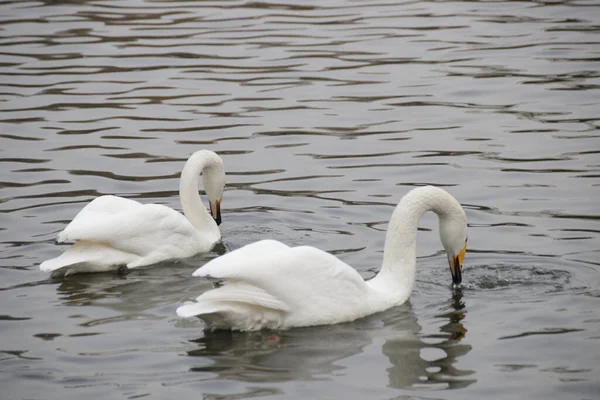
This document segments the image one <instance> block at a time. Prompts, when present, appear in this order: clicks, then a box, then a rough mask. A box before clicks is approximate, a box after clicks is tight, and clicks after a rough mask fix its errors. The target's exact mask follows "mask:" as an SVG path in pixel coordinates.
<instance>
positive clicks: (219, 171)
mask: <svg viewBox="0 0 600 400" xmlns="http://www.w3.org/2000/svg"><path fill="white" fill-rule="evenodd" d="M213 154H214V153H213ZM215 156H216V157H217V158H218V156H217V155H216V154H215ZM202 180H203V183H204V190H205V191H206V197H208V205H209V207H210V214H211V215H212V217H213V218H214V219H215V222H216V223H217V225H220V224H221V201H222V200H223V190H224V189H225V170H224V169H223V163H222V162H221V159H220V158H218V162H214V163H208V164H207V165H206V166H205V167H204V170H203V171H202Z"/></svg>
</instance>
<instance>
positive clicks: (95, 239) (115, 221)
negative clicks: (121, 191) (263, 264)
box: [40, 150, 225, 276]
mask: <svg viewBox="0 0 600 400" xmlns="http://www.w3.org/2000/svg"><path fill="white" fill-rule="evenodd" d="M201 173H202V178H203V181H204V188H205V191H206V194H207V197H208V201H209V204H210V213H209V212H208V211H207V210H206V208H205V207H204V205H203V204H202V200H201V199H200V194H199V193H198V180H199V176H200V174H201ZM224 186H225V172H224V170H223V162H222V160H221V158H220V157H219V156H218V155H217V154H216V153H214V152H212V151H209V150H200V151H197V152H195V153H194V154H192V155H191V156H190V158H189V159H188V160H187V162H186V163H185V166H184V167H183V171H182V172H181V180H180V183H179V196H180V200H181V206H182V208H183V213H184V214H185V216H183V215H181V213H179V212H177V211H175V210H173V209H172V208H169V207H167V206H164V205H160V204H141V203H138V202H137V201H134V200H129V199H125V198H122V197H117V196H110V195H108V196H100V197H98V198H96V199H94V200H93V201H92V202H91V203H89V204H88V205H87V206H85V207H84V208H83V209H82V210H81V211H80V212H79V214H77V215H76V216H75V218H74V219H73V221H71V223H70V224H69V225H67V227H66V228H65V229H64V230H63V231H62V232H60V233H59V234H58V242H59V243H63V242H75V243H74V244H73V245H72V246H71V247H70V248H69V249H67V250H66V251H65V252H64V253H62V254H61V255H60V256H58V257H56V258H53V259H51V260H47V261H44V262H43V263H42V264H41V265H40V269H41V270H42V271H48V272H51V273H52V276H61V275H70V274H74V273H79V272H102V271H109V270H113V269H117V268H119V267H121V266H126V267H127V268H135V267H140V266H144V265H151V264H155V263H158V262H160V261H165V260H171V259H178V258H186V257H191V256H193V255H194V254H197V253H202V252H207V251H209V250H211V248H212V247H213V245H214V244H215V243H216V242H218V241H219V240H220V238H221V233H220V231H219V227H218V225H219V224H220V223H221V199H222V196H223V188H224Z"/></svg>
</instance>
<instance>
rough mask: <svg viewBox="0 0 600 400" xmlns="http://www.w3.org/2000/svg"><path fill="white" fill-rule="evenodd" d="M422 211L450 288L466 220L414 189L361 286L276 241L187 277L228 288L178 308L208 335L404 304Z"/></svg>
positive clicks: (328, 320) (327, 257)
mask: <svg viewBox="0 0 600 400" xmlns="http://www.w3.org/2000/svg"><path fill="white" fill-rule="evenodd" d="M427 211H433V212H435V213H436V214H437V215H438V217H439V225H440V238H441V240H442V244H443V246H444V249H445V250H446V253H447V255H448V261H449V264H450V272H451V274H452V279H453V281H454V283H455V284H459V283H461V279H462V275H461V273H462V261H463V258H464V256H465V252H466V247H467V223H466V220H467V218H466V215H465V212H464V210H463V209H462V207H461V206H460V204H459V203H458V201H456V199H455V198H454V197H452V196H451V195H450V194H449V193H448V192H446V191H444V190H442V189H438V188H435V187H432V186H426V187H420V188H417V189H413V190H412V191H410V192H409V193H408V194H406V195H405V196H404V197H403V198H402V200H401V201H400V203H399V204H398V206H396V209H395V210H394V213H393V214H392V219H391V220H390V223H389V226H388V230H387V235H386V239H385V249H384V252H383V265H382V267H381V270H380V271H379V273H378V274H377V275H376V276H375V277H374V278H373V279H371V280H368V281H365V280H363V279H362V278H361V276H360V275H359V274H358V272H357V271H356V270H355V269H353V268H352V267H350V266H349V265H347V264H345V263H344V262H342V261H340V260H339V259H338V258H336V257H335V256H333V255H331V254H329V253H326V252H324V251H321V250H319V249H316V248H314V247H308V246H301V247H288V246H286V245H285V244H283V243H280V242H277V241H275V240H263V241H259V242H256V243H252V244H249V245H247V246H244V247H242V248H240V249H238V250H235V251H233V252H231V253H228V254H225V255H223V256H221V257H219V258H216V259H214V260H212V261H210V262H208V263H207V264H205V265H204V266H202V267H200V268H199V269H198V270H196V271H195V272H194V274H193V275H194V276H201V277H207V278H216V279H225V280H227V282H226V283H225V284H224V285H223V286H221V287H218V288H216V289H213V290H209V291H207V292H205V293H203V294H202V295H200V296H199V297H198V298H197V299H196V301H195V302H188V303H186V304H185V305H183V306H181V307H179V308H178V309H177V314H178V315H179V316H180V317H192V316H198V317H200V318H202V319H203V320H204V321H205V322H206V324H207V328H212V329H236V330H258V329H262V328H270V329H285V328H292V327H300V326H312V325H325V324H335V323H340V322H348V321H353V320H355V319H357V318H361V317H364V316H366V315H369V314H373V313H376V312H379V311H384V310H386V309H388V308H390V307H392V306H395V305H399V304H402V303H404V302H405V301H406V300H407V299H408V297H409V296H410V293H411V291H412V289H413V285H414V283H415V272H416V262H417V260H416V258H417V257H416V234H417V223H418V221H419V218H420V217H421V215H422V214H423V213H425V212H427Z"/></svg>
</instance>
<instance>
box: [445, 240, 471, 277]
mask: <svg viewBox="0 0 600 400" xmlns="http://www.w3.org/2000/svg"><path fill="white" fill-rule="evenodd" d="M466 252H467V246H465V247H463V249H462V250H461V251H460V253H458V255H457V256H454V257H452V256H449V257H448V262H449V263H450V274H452V282H453V283H454V284H455V285H460V283H461V282H462V264H463V259H464V258H465V253H466Z"/></svg>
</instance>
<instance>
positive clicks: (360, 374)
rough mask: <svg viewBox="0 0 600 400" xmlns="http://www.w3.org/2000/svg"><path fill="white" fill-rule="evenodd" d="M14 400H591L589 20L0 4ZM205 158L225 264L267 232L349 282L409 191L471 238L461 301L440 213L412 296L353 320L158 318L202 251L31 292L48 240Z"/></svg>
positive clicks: (593, 238)
mask: <svg viewBox="0 0 600 400" xmlns="http://www.w3.org/2000/svg"><path fill="white" fill-rule="evenodd" d="M0 15H2V17H1V18H2V24H1V29H2V37H1V38H0V43H1V44H2V48H1V49H0V52H1V54H2V56H1V58H0V78H1V82H2V89H1V90H0V107H1V110H2V113H1V114H0V137H1V139H0V143H1V145H0V149H1V153H0V161H1V163H2V169H1V170H0V175H1V178H0V181H1V182H2V194H1V195H0V198H1V200H0V211H1V213H2V223H1V224H0V242H1V244H0V260H1V261H0V280H1V282H2V283H1V284H0V299H1V301H0V304H1V306H0V308H1V309H0V315H1V317H0V327H1V328H0V329H1V332H2V334H1V335H0V351H1V353H0V354H1V355H0V385H1V387H2V398H3V399H4V398H6V399H42V398H43V399H63V398H86V399H95V398H101V399H106V398H128V399H134V398H143V397H147V398H166V397H167V396H169V397H171V398H200V397H202V398H204V399H242V398H282V399H283V398H285V399H304V398H322V399H325V398H329V399H332V398H361V399H364V398H372V399H408V398H419V399H434V398H435V399H440V398H444V399H465V398H468V399H480V398H484V397H488V398H503V399H505V398H506V399H507V398H514V399H522V398H543V399H565V398H574V399H591V398H598V396H600V383H599V381H598V376H599V373H600V368H599V365H600V353H599V352H598V346H599V342H598V340H599V339H600V312H599V311H598V310H599V309H600V308H599V307H598V305H599V297H600V289H599V287H600V275H599V272H600V257H599V253H600V245H599V243H600V242H599V241H598V239H599V237H600V226H599V224H598V220H599V218H600V210H599V208H598V199H599V198H600V197H599V195H600V193H599V190H600V183H599V182H600V181H599V180H598V178H599V176H600V161H599V158H598V154H599V153H600V141H599V137H600V129H599V125H600V118H599V117H598V115H599V114H600V107H599V104H600V100H599V99H600V97H599V89H600V69H599V64H598V61H599V60H600V52H599V50H598V49H599V48H600V47H599V45H600V38H599V36H598V30H599V27H600V6H598V4H597V2H594V1H584V0H582V1H552V2H477V1H470V2H415V1H404V2H398V1H390V2H385V1H370V2H355V1H349V0H345V1H342V0H339V1H331V2H325V3H324V2H316V1H306V2H287V1H279V2H276V1H265V2H244V1H223V2H188V1H171V2H161V1H128V2H121V1H100V0H99V1H79V2H68V1H64V2H61V1H31V2H27V1H12V2H11V1H8V2H3V3H2V4H0ZM201 148H208V149H211V150H215V151H217V152H219V153H220V154H221V155H222V157H223V159H224V163H225V167H226V171H227V176H228V183H227V188H226V192H225V198H224V202H223V208H222V211H223V220H224V222H223V224H222V225H221V227H222V233H223V238H224V246H225V247H227V248H229V249H235V248H238V247H240V246H242V245H244V244H246V243H250V242H252V241H255V240H258V239H262V238H277V239H280V240H283V241H285V242H286V243H288V244H290V245H298V244H308V245H314V246H318V247H320V248H322V249H324V250H328V251H331V252H333V253H334V254H336V255H338V256H339V257H340V258H341V259H343V260H344V261H346V262H348V263H349V264H351V265H352V266H354V267H355V268H356V269H357V270H358V271H359V272H360V273H361V274H362V275H363V276H364V277H365V278H368V277H370V276H373V274H374V273H375V272H376V271H377V268H378V266H379V265H380V262H381V255H382V248H383V241H384V232H385V229H386V226H387V221H388V220H389V217H390V215H391V212H392V209H393V207H394V206H395V204H396V203H397V202H398V200H399V199H400V198H401V196H402V195H403V194H405V193H406V192H407V191H408V190H409V189H410V188H412V187H414V186H417V185H422V184H435V185H439V186H442V187H445V188H446V189H447V190H449V191H450V192H452V193H453V194H454V195H455V196H456V197H457V198H458V199H459V200H460V201H461V203H462V204H463V205H464V207H465V209H466V211H467V215H468V219H469V252H468V254H467V257H466V261H465V269H464V271H463V280H464V285H463V287H462V289H461V290H452V288H451V287H450V282H451V281H450V274H449V272H448V269H447V265H446V260H445V255H444V254H443V253H442V251H441V245H440V243H439V239H438V236H437V222H436V220H435V217H434V216H426V217H425V218H424V219H423V220H422V221H421V224H420V226H421V230H420V232H419V234H418V255H419V260H418V263H419V270H418V282H417V287H416V290H415V292H414V293H413V296H412V297H411V300H410V302H409V303H407V304H404V305H402V306H400V307H396V308H393V309H391V310H388V311H386V312H384V313H382V314H378V315H374V316H371V317H368V318H365V319H362V320H359V321H356V322H353V323H349V324H342V325H336V326H329V327H315V328H307V329H295V330H289V331H283V332H259V333H251V334H248V333H224V332H216V333H205V332H203V330H202V327H203V325H202V322H201V321H196V320H191V321H186V320H180V319H178V318H177V317H176V316H175V309H176V307H177V306H178V305H180V304H181V303H182V302H183V301H185V300H188V299H190V298H194V297H196V296H197V295H198V294H199V293H201V292H202V291H204V290H207V289H208V288H210V284H209V283H208V282H205V281H202V280H200V279H190V276H191V273H192V272H193V271H194V270H195V269H196V268H197V267H198V266H200V265H202V264H203V263H205V262H206V261H207V260H209V259H211V258H213V257H215V256H216V254H215V253H213V254H208V255H199V256H197V257H194V258H193V259H190V260H184V261H182V262H179V263H165V264H163V265H160V266H155V267H152V268H144V269H140V270H135V271H132V272H131V273H129V274H127V275H115V274H97V275H89V276H73V277H69V278H67V279H63V280H55V281H53V280H50V279H48V276H47V274H45V273H42V272H40V271H39V269H38V265H39V263H40V262H42V261H43V260H45V259H48V258H51V257H54V256H56V255H58V254H59V253H60V252H61V251H63V250H64V247H63V246H59V245H56V244H55V243H54V239H55V237H56V234H57V232H59V231H60V230H61V229H63V228H64V226H65V225H66V224H67V223H68V222H69V221H70V220H71V219H72V218H73V216H74V215H75V214H76V213H77V212H78V210H80V209H81V208H82V207H83V206H84V205H85V204H86V203H87V202H89V201H90V200H91V199H93V198H94V197H95V196H98V195H101V194H117V195H121V196H125V197H128V198H132V199H136V200H139V201H142V202H156V203H161V204H166V205H168V206H171V207H174V208H177V209H179V201H178V196H177V188H178V175H179V172H180V170H181V168H182V165H183V162H184V160H185V159H186V158H187V157H188V156H189V155H190V154H191V153H192V152H193V151H196V150H198V149H201Z"/></svg>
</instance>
